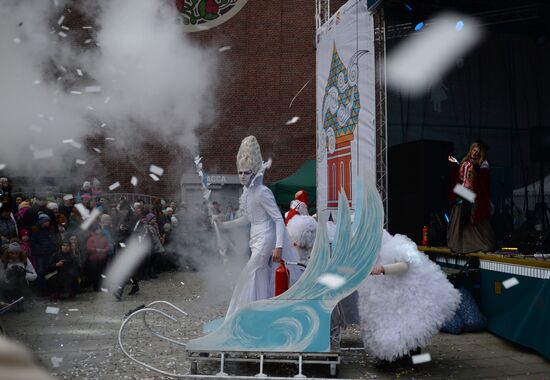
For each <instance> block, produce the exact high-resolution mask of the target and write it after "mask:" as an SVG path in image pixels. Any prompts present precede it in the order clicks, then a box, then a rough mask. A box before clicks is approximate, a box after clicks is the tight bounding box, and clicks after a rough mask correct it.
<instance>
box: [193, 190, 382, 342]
mask: <svg viewBox="0 0 550 380" xmlns="http://www.w3.org/2000/svg"><path fill="white" fill-rule="evenodd" d="M358 182H360V181H358ZM355 194H360V195H361V196H359V197H358V199H357V202H358V203H357V207H356V213H355V221H354V224H353V226H352V225H351V219H350V210H349V207H348V200H347V199H346V197H345V195H344V194H343V193H341V194H340V201H339V206H338V207H339V212H338V223H337V225H338V230H337V232H336V239H335V244H334V247H333V250H332V254H331V251H330V248H329V243H328V237H327V231H326V220H323V221H321V223H319V227H318V230H317V237H316V240H315V244H314V246H313V250H312V253H311V259H310V261H309V265H308V267H307V268H306V270H305V272H304V273H303V274H302V276H301V277H300V279H299V280H298V281H297V282H296V283H295V284H294V285H293V286H292V287H291V288H290V289H289V290H288V291H286V292H285V293H283V294H282V295H281V296H279V297H275V298H271V299H268V300H260V301H256V302H253V303H251V304H249V305H247V306H245V307H243V308H242V309H240V310H238V311H237V312H235V313H234V314H233V315H232V316H231V317H229V318H228V319H227V320H225V321H224V323H223V324H222V325H221V326H220V327H219V328H218V329H217V330H215V331H214V332H212V333H211V334H209V335H206V336H204V337H202V338H198V339H194V340H191V341H190V342H188V344H187V349H188V350H190V351H201V350H204V351H264V352H267V351H271V352H328V351H330V316H331V313H332V310H333V309H334V307H335V306H336V305H337V304H338V302H340V300H342V299H343V298H344V297H346V296H347V295H349V294H350V293H352V292H353V291H354V290H355V289H356V288H357V287H358V286H359V284H360V283H361V281H362V280H363V279H364V278H365V277H366V276H367V275H368V274H369V273H370V271H371V269H372V266H373V265H374V262H375V259H376V254H377V252H378V250H379V249H380V243H381V238H382V227H383V218H384V217H383V209H382V202H381V200H380V196H379V195H378V192H377V190H376V188H375V186H374V185H371V184H369V185H368V186H366V187H365V188H363V186H362V185H361V184H360V183H358V186H357V189H356V193H355ZM327 274H332V275H338V276H340V277H341V279H342V280H343V284H342V285H341V286H339V287H334V286H329V285H327V284H325V283H324V282H322V281H319V278H320V277H322V276H323V275H327Z"/></svg>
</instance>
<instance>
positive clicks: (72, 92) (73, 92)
mask: <svg viewBox="0 0 550 380" xmlns="http://www.w3.org/2000/svg"><path fill="white" fill-rule="evenodd" d="M71 94H74V95H82V91H71Z"/></svg>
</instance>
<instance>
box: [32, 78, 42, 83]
mask: <svg viewBox="0 0 550 380" xmlns="http://www.w3.org/2000/svg"><path fill="white" fill-rule="evenodd" d="M33 83H34V84H40V83H42V82H41V81H40V80H38V79H37V80H35V81H34V82H33Z"/></svg>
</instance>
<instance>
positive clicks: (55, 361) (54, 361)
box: [51, 356, 63, 368]
mask: <svg viewBox="0 0 550 380" xmlns="http://www.w3.org/2000/svg"><path fill="white" fill-rule="evenodd" d="M51 361H52V367H53V368H58V367H59V365H60V364H61V362H62V361H63V358H58V357H55V356H52V358H51Z"/></svg>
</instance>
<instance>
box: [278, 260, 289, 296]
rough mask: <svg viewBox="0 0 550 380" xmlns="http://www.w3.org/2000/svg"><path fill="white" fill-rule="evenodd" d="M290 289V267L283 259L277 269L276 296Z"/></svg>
mask: <svg viewBox="0 0 550 380" xmlns="http://www.w3.org/2000/svg"><path fill="white" fill-rule="evenodd" d="M287 290H288V269H287V268H286V266H285V261H284V260H283V259H281V261H280V262H279V267H278V268H277V269H276V270H275V296H278V295H280V294H283V293H284V292H286V291H287Z"/></svg>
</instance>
